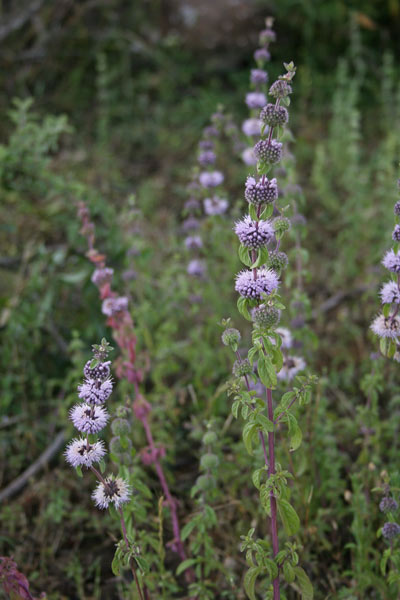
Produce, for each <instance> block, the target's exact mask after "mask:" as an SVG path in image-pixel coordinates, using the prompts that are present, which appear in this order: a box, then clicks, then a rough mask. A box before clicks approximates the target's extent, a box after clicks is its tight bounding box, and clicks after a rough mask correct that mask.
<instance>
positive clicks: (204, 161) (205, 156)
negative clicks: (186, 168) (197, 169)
mask: <svg viewBox="0 0 400 600" xmlns="http://www.w3.org/2000/svg"><path fill="white" fill-rule="evenodd" d="M216 160H217V155H216V154H215V152H212V151H211V150H206V151H204V152H201V153H200V154H199V158H198V161H199V164H200V165H201V166H202V167H208V166H210V165H213V164H214V163H215V161H216Z"/></svg>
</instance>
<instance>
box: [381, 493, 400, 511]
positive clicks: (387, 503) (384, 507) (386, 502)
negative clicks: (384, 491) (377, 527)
mask: <svg viewBox="0 0 400 600" xmlns="http://www.w3.org/2000/svg"><path fill="white" fill-rule="evenodd" d="M398 508H399V505H398V504H397V502H396V500H395V499H394V498H392V497H391V496H384V498H382V500H381V501H380V503H379V510H381V511H382V512H384V513H387V512H395V511H396V510H397V509H398Z"/></svg>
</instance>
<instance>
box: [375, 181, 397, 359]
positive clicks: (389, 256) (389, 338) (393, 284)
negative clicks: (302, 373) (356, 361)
mask: <svg viewBox="0 0 400 600" xmlns="http://www.w3.org/2000/svg"><path fill="white" fill-rule="evenodd" d="M397 184H398V189H399V190H400V180H399V181H398V182H397ZM394 214H395V218H396V221H398V220H399V217H400V203H399V201H397V202H396V203H395V205H394ZM392 241H393V242H394V247H392V248H391V249H390V250H388V251H387V252H386V253H385V255H384V257H383V259H382V264H383V266H384V267H385V268H386V269H387V270H388V271H389V272H390V273H391V274H392V275H391V279H390V281H387V282H386V283H385V284H384V285H383V286H382V288H381V290H380V296H381V301H382V305H383V310H382V313H380V314H379V315H377V316H376V317H375V319H374V320H373V321H372V323H371V329H372V331H373V332H374V334H375V335H377V336H378V337H379V338H380V339H381V345H380V349H381V352H382V354H384V355H385V356H388V357H390V358H394V359H395V360H398V361H399V360H400V354H399V352H398V346H399V344H400V315H399V310H400V252H399V250H400V223H398V222H396V224H395V227H394V230H393V233H392Z"/></svg>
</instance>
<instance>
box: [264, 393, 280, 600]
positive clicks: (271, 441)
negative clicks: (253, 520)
mask: <svg viewBox="0 0 400 600" xmlns="http://www.w3.org/2000/svg"><path fill="white" fill-rule="evenodd" d="M267 409H268V418H269V420H270V421H273V419H274V410H273V406H272V390H271V389H270V388H267ZM268 453H269V466H268V476H269V477H271V476H272V475H275V433H274V431H269V432H268ZM270 502H271V538H272V553H273V556H274V558H275V556H276V555H277V554H278V552H279V542H278V525H277V508H276V498H275V496H274V492H273V490H272V489H271V491H270ZM272 583H273V590H274V600H279V599H280V597H281V594H280V591H279V571H278V575H277V576H276V577H275V579H274V580H273V582H272Z"/></svg>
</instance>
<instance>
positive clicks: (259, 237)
mask: <svg viewBox="0 0 400 600" xmlns="http://www.w3.org/2000/svg"><path fill="white" fill-rule="evenodd" d="M235 233H236V235H237V236H238V238H239V241H240V243H241V244H243V246H246V248H250V249H251V250H257V249H258V248H262V247H265V246H267V244H268V243H269V242H270V241H271V240H272V239H273V238H274V236H275V232H274V229H273V227H272V225H271V223H270V222H269V221H253V220H252V219H251V217H250V215H246V216H245V217H244V218H243V219H242V220H241V221H238V222H237V223H236V226H235Z"/></svg>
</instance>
